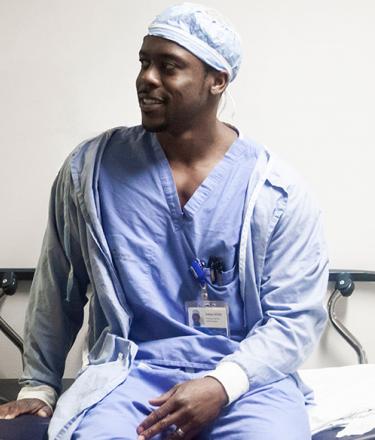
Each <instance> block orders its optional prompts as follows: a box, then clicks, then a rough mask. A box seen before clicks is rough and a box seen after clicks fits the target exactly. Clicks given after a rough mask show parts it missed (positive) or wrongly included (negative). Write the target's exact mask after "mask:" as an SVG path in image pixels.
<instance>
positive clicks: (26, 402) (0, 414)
mask: <svg viewBox="0 0 375 440" xmlns="http://www.w3.org/2000/svg"><path fill="white" fill-rule="evenodd" d="M21 414H34V415H36V416H40V417H51V416H52V411H51V408H50V407H49V406H48V405H46V403H45V402H43V400H40V399H20V400H14V401H12V402H8V403H4V404H3V405H0V419H14V418H16V417H17V416H20V415H21Z"/></svg>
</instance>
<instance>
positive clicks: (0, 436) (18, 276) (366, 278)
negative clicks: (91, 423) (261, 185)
mask: <svg viewBox="0 0 375 440" xmlns="http://www.w3.org/2000/svg"><path fill="white" fill-rule="evenodd" d="M33 275H34V270H33V269H0V282H1V284H0V301H2V297H5V295H7V294H8V295H11V294H14V293H15V291H16V289H17V281H18V280H29V281H30V280H32V278H33ZM329 280H330V282H331V283H333V285H334V290H333V293H332V294H331V296H330V298H329V301H328V312H329V318H330V321H331V323H332V325H333V327H334V328H335V330H337V331H338V333H339V334H340V335H341V336H342V337H343V338H344V339H345V341H346V342H347V343H348V344H350V346H351V347H352V348H353V349H354V350H355V352H356V354H357V357H358V365H354V366H347V367H338V368H319V369H311V370H308V369H307V370H300V371H299V373H300V375H301V377H302V379H303V381H304V382H305V383H306V384H307V385H309V386H310V387H311V388H312V389H313V390H314V394H315V400H316V403H317V404H316V405H315V406H314V407H312V408H311V409H310V410H309V415H310V424H311V427H312V440H334V439H337V438H342V439H343V440H375V364H373V365H371V364H368V363H367V357H366V353H365V351H364V349H363V347H362V346H361V344H360V342H359V341H358V340H357V339H356V338H355V336H354V335H353V334H352V333H351V332H350V331H349V330H348V329H347V328H346V327H345V326H344V325H343V323H341V321H340V320H339V318H338V316H337V314H336V305H337V303H338V302H339V301H340V300H342V299H343V298H345V297H349V296H350V295H352V294H353V291H354V288H355V285H354V282H375V272H369V271H338V270H331V271H330V275H329ZM0 305H1V303H0ZM0 331H1V332H2V333H3V334H5V335H6V336H7V337H8V338H9V339H10V340H11V341H12V342H13V343H14V345H15V346H16V347H17V348H18V349H19V350H20V352H21V353H22V351H23V341H22V338H21V337H20V336H19V335H18V334H17V333H16V332H15V331H14V330H13V329H12V327H11V326H10V325H9V324H8V323H7V322H6V321H5V320H4V319H3V318H2V317H1V316H0ZM71 382H72V380H65V381H64V385H63V388H65V389H66V388H67V387H68V386H69V385H70V384H71ZM17 392H18V384H17V380H16V379H0V403H2V402H5V401H7V400H11V399H14V398H15V397H16V395H17ZM48 423H49V419H48V418H47V419H43V418H40V417H36V416H31V415H25V416H20V417H18V418H16V419H14V420H0V440H22V439H33V440H38V439H39V440H42V439H46V438H47V436H46V432H47V428H48ZM344 429H345V430H346V431H344ZM345 434H347V435H345ZM249 440H251V439H249ZM275 440H276V439H275ZM277 440H288V439H277Z"/></svg>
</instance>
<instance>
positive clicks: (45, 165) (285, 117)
mask: <svg viewBox="0 0 375 440" xmlns="http://www.w3.org/2000/svg"><path fill="white" fill-rule="evenodd" d="M170 3H171V2H170V1H163V0H154V1H152V2H150V1H146V0H138V1H136V2H130V1H125V0H108V1H106V2H102V1H100V0H74V1H73V0H64V1H62V0H60V1H58V0H55V1H50V0H34V1H32V2H30V1H27V0H18V1H16V2H15V1H13V0H1V2H0V29H1V38H0V53H1V63H0V123H1V129H0V154H1V156H0V157H1V172H0V200H1V207H2V211H1V213H2V215H1V220H0V222H1V228H0V242H1V244H2V247H1V251H2V252H1V254H0V267H34V266H35V264H36V261H37V256H38V252H39V248H40V243H41V239H42V235H43V230H44V227H45V222H46V213H47V202H48V193H49V187H50V185H51V183H52V180H53V178H54V176H55V174H56V172H57V170H58V168H59V167H60V166H61V163H62V161H63V160H64V158H65V157H66V155H67V154H68V152H69V151H71V149H72V148H73V147H74V146H75V145H76V144H77V143H79V142H80V141H81V140H82V139H84V138H86V137H89V136H92V135H93V134H96V133H97V132H99V131H101V130H104V129H106V128H108V127H111V126H116V125H130V124H134V123H138V122H139V112H138V107H137V101H136V95H135V90H134V81H135V77H136V74H137V71H138V61H137V60H138V58H137V56H138V50H139V47H140V44H141V40H142V36H143V35H144V33H145V31H146V26H147V23H148V22H149V21H150V20H151V19H152V18H153V16H154V15H155V14H156V13H157V12H159V11H160V10H161V9H163V8H164V7H165V6H167V5H168V4H170ZM205 3H206V4H208V5H212V6H214V7H216V8H217V9H219V10H220V11H221V12H222V13H224V14H225V15H226V16H227V17H228V18H229V19H230V20H231V21H232V22H233V23H234V25H235V27H236V28H237V29H238V31H239V33H240V34H241V35H242V39H243V44H244V62H243V65H242V68H241V71H240V74H239V77H238V79H237V80H236V81H235V83H234V84H233V85H232V87H231V94H232V96H233V97H234V101H235V103H236V114H235V117H234V119H233V120H234V122H235V123H236V124H237V125H238V126H239V127H240V128H241V129H242V130H243V131H244V132H246V133H247V134H248V135H249V136H251V137H253V138H255V139H257V140H258V141H261V142H263V143H265V144H267V145H268V146H269V147H270V148H271V149H273V150H274V151H276V152H278V153H279V154H280V155H282V156H283V157H285V158H286V159H287V160H288V161H289V162H291V163H292V164H293V165H294V166H295V167H296V168H297V169H299V170H300V172H301V173H302V174H303V175H304V176H305V178H306V179H307V181H308V182H309V183H310V185H311V187H312V188H313V189H314V192H315V193H316V195H317V197H318V199H319V201H320V204H321V206H322V209H323V211H324V214H325V222H326V235H327V239H328V244H329V248H330V254H331V266H332V267H341V268H352V269H368V270H375V267H374V266H375V233H374V226H373V225H374V215H375V208H374V203H373V192H374V186H375V185H374V184H375V177H374V176H375V173H374V172H373V171H374V164H375V160H374V159H375V153H374V146H375V145H374V144H375V131H374V130H373V125H374V116H375V111H374V104H373V103H374V102H375V87H374V81H373V78H374V77H375V58H374V56H373V51H374V41H375V27H374V25H373V23H374V22H375V2H373V1H372V0H315V1H311V0H309V1H307V0H285V1H283V2H280V1H278V0H236V1H235V2H227V1H224V0H216V1H213V0H205ZM232 111H233V106H231V105H229V106H228V107H227V109H226V111H225V112H224V115H223V117H224V119H226V120H229V121H230V120H231V113H232ZM371 290H372V291H374V287H371V286H370V285H369V286H367V287H366V289H364V288H361V289H358V291H357V293H358V294H356V295H355V298H354V297H353V298H352V299H350V306H349V307H348V308H347V319H349V320H350V321H352V322H353V326H355V327H356V328H357V327H358V333H361V334H362V333H363V337H364V338H365V339H366V338H367V335H368V334H370V331H371V330H370V322H367V320H366V319H367V318H365V317H363V316H362V315H361V310H362V311H363V312H364V313H369V311H370V310H371V308H373V306H374V303H375V295H371ZM366 292H368V293H366ZM359 293H361V294H359ZM373 293H374V292H373ZM17 296H18V295H17ZM24 296H25V298H24V297H23V296H22V295H20V296H18V298H16V297H13V298H11V299H9V300H7V304H6V305H4V306H3V307H2V308H1V305H0V311H1V313H2V314H3V316H7V313H10V315H11V319H12V320H14V321H15V325H16V327H21V321H22V319H23V316H22V314H23V303H24V301H25V299H26V296H27V295H24ZM19 302H20V304H18V303H19ZM357 302H358V310H357V305H356V303H357ZM13 303H14V304H16V303H17V307H15V309H12V307H13V306H12V304H13ZM21 303H22V304H21ZM8 307H9V309H8ZM369 321H370V319H369ZM359 336H361V335H359ZM369 345H370V349H371V341H369ZM327 346H329V349H327ZM11 351H12V348H10V349H9V350H8V348H6V342H4V338H3V337H2V336H1V335H0V355H1V358H0V359H1V361H0V375H8V374H15V372H16V369H15V367H14V365H15V364H16V362H17V356H15V358H14V360H13V361H11V358H12V355H11ZM8 355H9V357H8ZM371 356H372V359H373V361H374V362H375V353H372V355H371ZM351 360H352V356H351V354H349V353H346V348H342V349H341V342H338V341H336V339H335V336H333V335H331V334H330V333H328V335H327V336H326V338H325V339H323V342H322V344H321V348H320V351H319V352H318V353H317V354H316V355H314V356H313V357H312V358H311V361H310V362H313V363H314V364H319V363H322V362H324V363H326V364H334V363H337V364H340V363H345V362H350V361H351ZM73 369H74V368H73Z"/></svg>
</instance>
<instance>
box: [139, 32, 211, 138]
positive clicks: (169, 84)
mask: <svg viewBox="0 0 375 440" xmlns="http://www.w3.org/2000/svg"><path fill="white" fill-rule="evenodd" d="M139 59H140V62H141V70H140V72H139V75H138V77H137V81H136V87H137V93H138V101H139V106H140V108H141V112H142V125H143V126H144V128H145V129H146V130H148V131H153V132H161V131H169V132H171V133H173V132H175V133H178V132H181V131H183V130H186V129H188V128H189V127H191V126H193V125H194V121H199V120H200V121H202V120H204V119H202V118H205V115H207V113H208V112H209V111H211V108H210V106H209V105H208V98H209V81H208V75H207V72H206V70H205V67H204V64H203V63H202V62H201V61H200V60H199V59H198V58H197V57H195V56H194V55H193V54H191V53H190V52H189V51H187V50H185V49H184V48H182V47H181V46H179V45H178V44H176V43H173V42H172V41H169V40H166V39H164V38H159V37H154V36H146V37H145V38H144V40H143V44H142V47H141V50H140V52H139Z"/></svg>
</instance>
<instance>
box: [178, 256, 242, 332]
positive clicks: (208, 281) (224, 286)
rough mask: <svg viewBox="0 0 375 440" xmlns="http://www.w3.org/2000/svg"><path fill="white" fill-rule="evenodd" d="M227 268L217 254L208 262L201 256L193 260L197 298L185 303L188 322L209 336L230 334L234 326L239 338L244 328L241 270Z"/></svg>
mask: <svg viewBox="0 0 375 440" xmlns="http://www.w3.org/2000/svg"><path fill="white" fill-rule="evenodd" d="M224 269H225V267H224V265H223V262H222V260H221V259H220V258H217V257H211V258H210V259H209V261H208V263H205V262H204V261H202V260H199V259H198V258H196V259H195V260H194V261H193V262H192V264H191V266H190V271H191V273H192V275H193V277H194V278H195V280H196V285H197V300H196V301H188V302H186V303H185V311H186V322H187V324H188V325H189V326H190V327H193V328H195V329H198V330H199V331H202V332H203V333H206V334H210V335H222V336H227V337H231V332H232V329H233V330H234V334H233V336H235V339H237V338H236V336H237V335H238V333H239V332H240V333H241V334H242V332H243V330H244V329H243V306H242V299H241V297H240V294H239V283H238V271H237V267H236V266H234V267H233V268H231V269H230V270H224ZM235 321H237V322H235Z"/></svg>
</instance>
